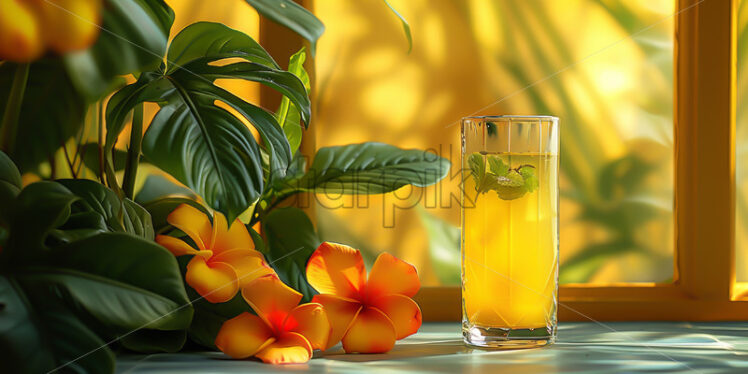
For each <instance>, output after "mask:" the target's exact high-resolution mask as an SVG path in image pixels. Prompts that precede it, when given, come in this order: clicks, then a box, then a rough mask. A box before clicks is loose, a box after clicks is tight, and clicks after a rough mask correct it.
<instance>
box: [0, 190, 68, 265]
mask: <svg viewBox="0 0 748 374" xmlns="http://www.w3.org/2000/svg"><path fill="white" fill-rule="evenodd" d="M78 200H80V198H79V197H77V196H75V195H74V194H73V193H71V192H70V190H68V189H67V188H65V187H64V186H62V185H61V184H59V183H55V182H46V181H43V182H36V183H33V184H30V185H28V186H26V188H24V189H23V190H22V191H21V193H20V194H19V195H18V197H17V198H16V199H15V200H14V201H13V204H12V207H11V214H10V219H9V222H10V235H9V237H8V247H7V248H3V251H2V252H0V254H2V256H3V257H6V256H7V257H9V258H15V257H18V256H20V257H23V258H26V257H33V256H34V255H36V254H37V253H38V252H40V251H41V250H43V249H46V248H47V239H48V237H49V236H50V233H51V231H52V230H53V229H55V228H57V227H58V226H60V225H62V224H63V223H65V221H67V220H68V218H69V217H70V213H71V206H72V205H73V203H74V202H76V201H78Z"/></svg>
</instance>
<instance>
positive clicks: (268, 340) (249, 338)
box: [216, 312, 275, 358]
mask: <svg viewBox="0 0 748 374" xmlns="http://www.w3.org/2000/svg"><path fill="white" fill-rule="evenodd" d="M274 341H275V339H274V338H273V330H271V329H270V327H269V326H268V325H267V324H266V323H265V322H264V321H263V320H262V319H260V317H257V316H255V315H253V314H250V313H247V312H244V313H242V314H240V315H238V316H236V317H234V318H232V319H230V320H227V321H226V322H224V323H223V325H222V326H221V329H220V330H218V335H217V336H216V347H218V349H220V350H221V351H222V352H223V353H225V354H227V355H229V356H231V357H233V358H247V357H250V356H254V354H255V353H257V352H258V351H260V350H261V349H262V348H264V347H266V346H268V345H270V344H272V343H273V342H274Z"/></svg>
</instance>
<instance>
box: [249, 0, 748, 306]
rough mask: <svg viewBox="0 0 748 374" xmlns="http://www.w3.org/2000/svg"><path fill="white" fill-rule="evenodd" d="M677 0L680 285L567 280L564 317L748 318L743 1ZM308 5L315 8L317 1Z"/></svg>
mask: <svg viewBox="0 0 748 374" xmlns="http://www.w3.org/2000/svg"><path fill="white" fill-rule="evenodd" d="M676 1H677V4H676V15H675V17H676V19H675V49H674V50H675V52H674V53H675V56H674V58H675V87H674V95H675V100H674V103H675V109H674V110H675V113H674V127H675V132H674V133H675V180H674V185H675V201H674V208H675V209H674V212H675V213H674V214H675V217H674V218H675V237H674V240H675V246H674V248H675V256H674V257H675V260H674V267H675V271H674V274H675V275H674V281H673V282H672V283H667V284H664V283H621V284H606V285H599V284H567V285H562V286H561V287H560V290H559V309H558V312H559V319H560V320H562V321H583V320H590V319H592V320H605V321H614V320H690V321H715V320H745V319H746V318H748V284H746V283H736V282H735V102H736V101H735V94H736V89H735V85H736V79H735V78H736V46H737V40H736V38H737V5H738V1H739V0H676ZM301 3H302V4H303V5H304V6H306V7H307V8H308V9H314V6H313V0H304V1H301ZM260 40H261V44H262V45H263V46H265V47H266V48H268V49H269V51H270V52H271V54H273V55H274V56H276V57H277V58H278V59H279V60H280V61H282V60H283V58H284V57H285V56H290V54H291V53H293V52H295V51H296V50H298V49H299V48H300V47H301V46H302V45H303V43H302V41H301V39H299V38H298V37H297V36H295V35H292V34H291V33H290V32H288V31H287V30H284V29H282V28H281V27H280V26H277V25H275V24H273V23H271V22H268V21H266V20H264V19H262V20H261V27H260ZM308 66H313V65H312V64H309V65H308ZM312 70H313V69H312ZM312 83H314V82H312ZM313 85H314V84H313ZM261 96H262V99H261V100H262V104H263V107H274V106H273V105H274V104H276V103H277V100H279V98H277V97H275V96H273V94H272V93H270V92H262V95H261ZM310 129H311V130H310V131H308V132H307V133H306V134H305V137H304V141H303V145H302V151H303V152H304V153H305V154H312V153H313V151H314V149H315V146H314V144H315V141H314V140H315V131H316V130H315V129H316V127H312V128H310ZM561 240H563V238H561ZM460 298H461V295H460V288H459V287H424V288H422V289H421V291H420V292H419V293H418V295H416V300H417V301H418V303H419V304H420V305H421V309H422V310H423V318H424V320H426V321H457V320H460V319H461V316H462V310H461V300H460Z"/></svg>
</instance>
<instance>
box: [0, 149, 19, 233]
mask: <svg viewBox="0 0 748 374" xmlns="http://www.w3.org/2000/svg"><path fill="white" fill-rule="evenodd" d="M21 188H23V186H22V184H21V173H19V172H18V168H16V165H15V164H14V163H13V161H11V159H10V157H8V155H6V154H5V152H3V151H0V206H2V207H4V208H3V209H0V224H8V216H9V214H10V212H9V211H8V210H9V209H8V208H7V207H9V206H11V204H12V201H13V199H15V198H16V196H18V194H19V193H20V192H21ZM1 242H2V240H0V243H1Z"/></svg>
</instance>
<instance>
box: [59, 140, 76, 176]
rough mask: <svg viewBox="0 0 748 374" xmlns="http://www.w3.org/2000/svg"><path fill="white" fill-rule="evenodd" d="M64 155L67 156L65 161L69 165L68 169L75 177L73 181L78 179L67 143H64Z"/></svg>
mask: <svg viewBox="0 0 748 374" xmlns="http://www.w3.org/2000/svg"><path fill="white" fill-rule="evenodd" d="M62 153H63V154H64V155H65V161H66V162H67V164H68V169H70V175H71V176H72V177H73V179H78V176H77V175H76V174H75V167H74V166H73V161H72V160H71V159H70V154H69V153H68V145H67V144H65V143H62Z"/></svg>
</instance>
